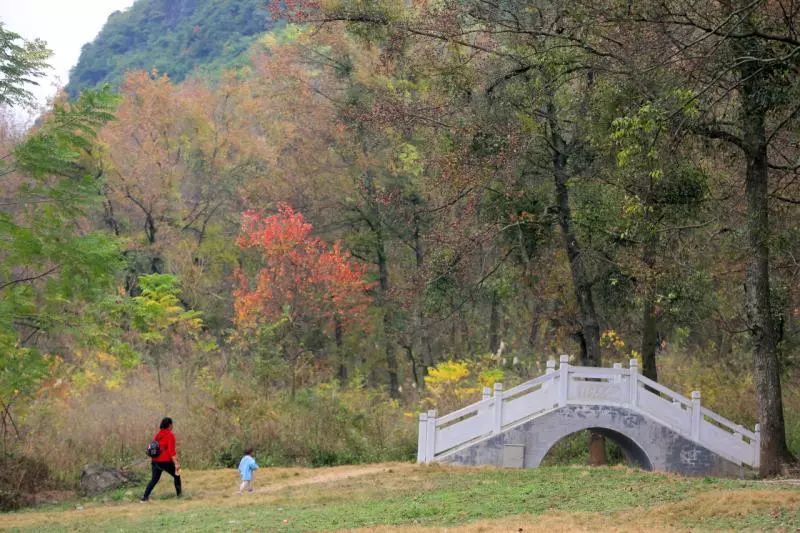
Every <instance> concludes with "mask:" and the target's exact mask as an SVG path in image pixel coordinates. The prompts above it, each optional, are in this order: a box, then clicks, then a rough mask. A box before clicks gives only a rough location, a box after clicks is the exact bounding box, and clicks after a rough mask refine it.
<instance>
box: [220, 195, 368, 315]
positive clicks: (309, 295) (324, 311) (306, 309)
mask: <svg viewBox="0 0 800 533" xmlns="http://www.w3.org/2000/svg"><path fill="white" fill-rule="evenodd" d="M312 230H313V226H312V225H311V224H310V223H309V222H307V221H306V219H305V218H304V217H303V215H302V213H298V212H296V211H295V210H294V209H292V207H291V206H289V205H288V204H283V203H282V204H280V205H279V208H278V213H277V214H275V215H270V216H264V215H263V214H261V213H258V212H255V211H248V212H246V213H245V214H244V216H243V221H242V230H241V234H240V236H239V238H238V240H237V244H238V245H239V246H240V247H241V248H243V249H248V248H253V249H256V250H258V252H259V253H260V255H261V261H262V266H261V268H259V269H258V272H257V273H256V274H255V275H254V276H252V277H250V278H248V276H247V275H246V274H245V272H244V271H243V270H241V269H240V270H238V271H237V273H236V277H237V280H238V282H239V286H238V288H237V289H236V290H235V293H234V298H235V304H234V305H235V309H236V322H237V324H239V325H240V326H245V327H247V326H255V325H258V324H259V323H261V324H263V323H274V322H276V321H278V320H280V319H281V318H282V317H286V318H288V319H289V321H290V323H291V324H292V325H295V326H314V325H316V326H319V327H321V328H323V329H326V330H330V328H332V327H333V326H334V324H335V323H336V322H337V321H338V322H339V323H340V324H348V323H353V322H354V321H357V320H358V319H359V318H361V317H363V315H364V313H365V311H366V309H367V307H368V305H369V303H370V296H369V290H370V288H371V284H370V283H368V282H367V281H365V279H364V278H365V275H366V270H367V269H366V267H365V266H364V265H362V264H360V263H357V262H356V261H354V260H353V259H352V258H351V257H350V255H349V254H348V253H347V252H346V251H343V250H342V248H341V245H340V244H339V243H338V242H337V243H334V244H333V245H332V246H328V244H327V243H325V242H324V241H322V240H321V239H319V238H318V237H314V236H312V235H311V232H312Z"/></svg>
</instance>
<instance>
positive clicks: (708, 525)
mask: <svg viewBox="0 0 800 533" xmlns="http://www.w3.org/2000/svg"><path fill="white" fill-rule="evenodd" d="M236 480H237V477H236V472H235V471H233V470H213V471H186V472H185V473H184V487H185V497H184V498H182V499H181V500H179V501H176V500H175V498H174V494H173V492H172V484H171V483H170V482H171V479H169V478H167V479H163V480H162V482H161V483H160V484H159V486H158V487H157V488H156V492H155V495H154V498H153V500H152V501H151V502H150V503H147V504H140V503H138V501H137V499H138V496H139V495H140V494H141V490H142V489H141V487H136V488H131V489H128V490H120V491H116V492H113V493H109V494H108V495H106V496H104V497H101V498H95V499H91V500H75V501H72V502H68V503H61V504H54V505H50V506H43V507H38V508H35V509H29V510H25V511H21V512H16V513H10V514H6V515H0V529H4V530H12V531H65V530H68V531H90V530H91V531H110V530H113V531H151V530H153V531H154V530H156V529H163V528H170V529H172V530H182V531H329V530H334V531H335V530H350V529H358V528H366V529H370V530H373V529H374V530H380V531H416V530H421V529H426V528H436V529H446V530H450V529H452V530H453V531H455V530H458V531H465V530H471V531H519V530H520V529H522V530H523V531H538V530H559V529H560V530H586V529H598V530H608V529H610V528H617V529H618V530H623V531H624V530H639V531H641V530H689V529H691V530H712V529H742V528H749V529H751V530H765V529H772V530H783V531H795V530H797V529H798V528H800V486H798V485H793V484H791V483H788V482H787V483H765V482H760V481H731V480H719V479H711V478H705V479H693V478H682V477H678V476H671V475H664V474H654V473H648V472H640V471H636V470H630V469H627V468H624V467H609V468H584V467H546V468H539V469H534V470H500V469H493V468H461V467H443V466H417V465H412V464H406V463H391V464H390V463H385V464H379V465H359V466H347V467H334V468H320V469H306V468H270V469H262V470H260V471H259V472H257V477H256V483H257V485H256V492H254V493H252V494H245V495H243V496H239V495H237V494H236V493H235V492H236V490H235V488H236V483H237V481H236Z"/></svg>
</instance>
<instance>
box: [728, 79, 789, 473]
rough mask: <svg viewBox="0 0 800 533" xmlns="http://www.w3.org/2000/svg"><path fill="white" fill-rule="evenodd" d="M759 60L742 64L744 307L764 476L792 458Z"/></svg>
mask: <svg viewBox="0 0 800 533" xmlns="http://www.w3.org/2000/svg"><path fill="white" fill-rule="evenodd" d="M759 68H760V66H758V65H751V66H750V67H747V68H743V69H742V72H741V75H742V78H743V79H744V82H743V83H742V114H741V119H742V132H743V144H744V148H745V157H746V158H747V171H746V176H745V196H746V200H747V250H748V254H747V255H748V262H747V273H746V275H745V310H746V315H747V327H748V330H749V331H750V335H751V338H752V339H753V348H754V350H753V374H754V376H753V377H754V380H755V387H756V394H757V396H758V420H759V423H760V424H761V467H760V474H761V475H762V476H773V475H776V474H779V473H780V472H781V468H782V464H783V463H786V462H790V461H792V460H793V457H792V455H791V453H790V452H789V449H788V447H787V445H786V429H785V426H784V420H783V400H782V395H781V376H780V367H779V362H778V348H777V344H778V343H777V339H776V335H777V331H776V329H775V323H774V320H773V317H772V312H771V305H770V293H769V281H770V280H769V236H770V226H769V192H768V184H769V173H768V160H767V136H766V128H765V118H766V111H765V109H764V108H763V106H762V104H761V102H760V98H759V90H760V87H759V85H760V84H759V81H760V77H759V76H757V75H756V74H757V72H755V73H754V72H750V71H751V70H756V69H759Z"/></svg>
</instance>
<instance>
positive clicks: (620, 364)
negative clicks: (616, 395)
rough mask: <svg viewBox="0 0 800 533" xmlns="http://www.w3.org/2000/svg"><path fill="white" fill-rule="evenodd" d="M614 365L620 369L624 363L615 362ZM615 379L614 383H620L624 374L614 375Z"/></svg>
mask: <svg viewBox="0 0 800 533" xmlns="http://www.w3.org/2000/svg"><path fill="white" fill-rule="evenodd" d="M613 367H614V369H615V370H620V369H622V363H614V364H613ZM613 381H614V383H620V382H621V381H622V374H617V375H616V376H614V379H613Z"/></svg>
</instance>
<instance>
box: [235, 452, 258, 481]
mask: <svg viewBox="0 0 800 533" xmlns="http://www.w3.org/2000/svg"><path fill="white" fill-rule="evenodd" d="M256 469H258V464H256V460H255V459H253V458H252V457H250V456H249V455H245V456H244V457H242V460H241V461H239V473H240V474H241V475H242V481H251V480H252V479H253V470H256Z"/></svg>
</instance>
